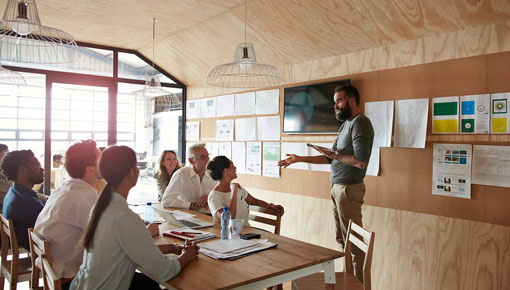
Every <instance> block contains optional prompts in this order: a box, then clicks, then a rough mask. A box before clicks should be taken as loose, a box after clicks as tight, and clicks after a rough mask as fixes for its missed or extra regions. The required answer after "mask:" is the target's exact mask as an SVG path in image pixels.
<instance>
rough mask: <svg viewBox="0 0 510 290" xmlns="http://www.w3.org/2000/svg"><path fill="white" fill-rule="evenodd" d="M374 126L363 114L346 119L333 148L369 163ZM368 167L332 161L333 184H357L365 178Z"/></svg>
mask: <svg viewBox="0 0 510 290" xmlns="http://www.w3.org/2000/svg"><path fill="white" fill-rule="evenodd" d="M373 141H374V128H373V127H372V123H371V122H370V120H369V119H368V118H367V117H366V116H365V115H362V114H358V115H356V116H355V117H354V118H353V119H352V120H346V121H345V122H344V123H343V124H342V125H341V126H340V129H339V130H338V136H337V137H336V139H335V143H333V150H334V151H336V152H337V153H339V154H342V155H354V158H356V160H359V161H363V162H366V163H368V161H369V160H370V154H371V153H372V143H373ZM366 173H367V169H366V168H365V169H359V168H357V167H354V166H350V165H347V164H344V163H342V162H340V161H337V160H332V161H331V183H332V184H355V183H360V182H362V181H363V178H365V174H366Z"/></svg>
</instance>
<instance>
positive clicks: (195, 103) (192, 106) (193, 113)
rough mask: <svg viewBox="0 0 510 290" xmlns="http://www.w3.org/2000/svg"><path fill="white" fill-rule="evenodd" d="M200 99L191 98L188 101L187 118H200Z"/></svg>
mask: <svg viewBox="0 0 510 290" xmlns="http://www.w3.org/2000/svg"><path fill="white" fill-rule="evenodd" d="M200 104H201V101H200V100H189V101H187V102H186V119H196V118H200Z"/></svg>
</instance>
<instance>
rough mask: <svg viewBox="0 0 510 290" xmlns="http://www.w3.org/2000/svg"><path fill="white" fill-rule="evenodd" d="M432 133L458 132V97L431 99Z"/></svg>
mask: <svg viewBox="0 0 510 290" xmlns="http://www.w3.org/2000/svg"><path fill="white" fill-rule="evenodd" d="M432 133H433V134H457V133H459V97H439V98H433V99H432Z"/></svg>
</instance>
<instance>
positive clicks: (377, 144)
mask: <svg viewBox="0 0 510 290" xmlns="http://www.w3.org/2000/svg"><path fill="white" fill-rule="evenodd" d="M393 107H394V102H393V101H383V102H367V103H365V116H367V117H368V118H369V119H370V122H371V123H372V127H373V128H374V143H373V145H372V153H371V154H370V161H369V162H368V167H367V175H373V176H377V175H378V174H379V162H380V153H381V147H391V134H392V129H393Z"/></svg>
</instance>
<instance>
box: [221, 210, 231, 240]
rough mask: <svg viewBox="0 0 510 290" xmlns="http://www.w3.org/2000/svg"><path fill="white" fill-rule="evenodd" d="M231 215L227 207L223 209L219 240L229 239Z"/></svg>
mask: <svg viewBox="0 0 510 290" xmlns="http://www.w3.org/2000/svg"><path fill="white" fill-rule="evenodd" d="M231 222H232V220H231V215H230V211H229V210H228V207H224V208H223V213H222V214H221V239H222V240H228V239H230V223H231Z"/></svg>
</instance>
